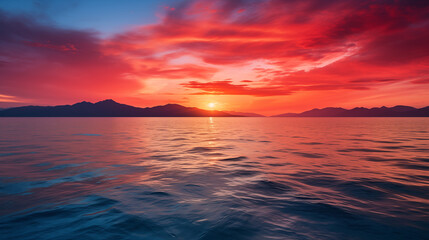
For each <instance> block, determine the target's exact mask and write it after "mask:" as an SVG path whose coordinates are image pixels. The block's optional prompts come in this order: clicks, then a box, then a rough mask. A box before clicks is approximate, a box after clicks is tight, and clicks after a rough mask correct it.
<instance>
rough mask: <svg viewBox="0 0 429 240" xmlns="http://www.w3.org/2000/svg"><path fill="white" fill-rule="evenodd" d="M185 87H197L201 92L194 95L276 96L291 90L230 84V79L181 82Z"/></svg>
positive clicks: (286, 93) (287, 93)
mask: <svg viewBox="0 0 429 240" xmlns="http://www.w3.org/2000/svg"><path fill="white" fill-rule="evenodd" d="M182 85H183V86H185V87H187V88H193V89H199V90H202V91H203V92H197V93H193V94H196V95H200V94H210V95H251V96H278V95H289V94H290V93H291V92H290V91H289V90H287V89H281V88H278V87H249V86H248V85H246V84H232V83H231V81H213V82H207V83H201V82H196V81H190V82H188V83H183V84H182Z"/></svg>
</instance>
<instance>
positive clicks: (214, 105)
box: [208, 102, 216, 108]
mask: <svg viewBox="0 0 429 240" xmlns="http://www.w3.org/2000/svg"><path fill="white" fill-rule="evenodd" d="M208 106H209V108H215V107H216V103H214V102H211V103H209V104H208Z"/></svg>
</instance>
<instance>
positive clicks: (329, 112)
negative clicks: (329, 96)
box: [273, 105, 429, 117]
mask: <svg viewBox="0 0 429 240" xmlns="http://www.w3.org/2000/svg"><path fill="white" fill-rule="evenodd" d="M273 117H429V106H428V107H424V108H414V107H409V106H402V105H398V106H395V107H391V108H388V107H384V106H383V107H379V108H364V107H356V108H353V109H349V110H348V109H344V108H333V107H328V108H322V109H318V108H315V109H312V110H309V111H305V112H302V113H284V114H279V115H275V116H273Z"/></svg>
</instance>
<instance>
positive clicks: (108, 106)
mask: <svg viewBox="0 0 429 240" xmlns="http://www.w3.org/2000/svg"><path fill="white" fill-rule="evenodd" d="M0 117H264V116H263V115H260V114H256V113H244V112H234V111H215V110H203V109H199V108H195V107H184V106H182V105H179V104H167V105H162V106H156V107H146V108H140V107H133V106H130V105H126V104H121V103H117V102H115V101H113V100H111V99H108V100H104V101H100V102H97V103H90V102H85V101H83V102H80V103H76V104H73V105H60V106H24V107H15V108H7V109H0ZM272 117H429V106H428V107H424V108H414V107H409V106H401V105H399V106H395V107H391V108H389V107H379V108H363V107H357V108H353V109H344V108H333V107H328V108H322V109H318V108H315V109H312V110H309V111H305V112H302V113H284V114H279V115H274V116H272Z"/></svg>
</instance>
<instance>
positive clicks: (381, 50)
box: [106, 0, 429, 96]
mask: <svg viewBox="0 0 429 240" xmlns="http://www.w3.org/2000/svg"><path fill="white" fill-rule="evenodd" d="M244 8H245V9H246V11H241V10H242V9H244ZM427 12H429V3H428V2H427V1H396V0H391V1H389V0H388V1H381V0H374V1H358V2H357V1H353V0H329V1H319V0H309V1H282V0H266V1H251V0H247V1H246V0H243V1H227V0H209V1H200V0H194V1H185V2H184V3H183V4H181V5H179V6H178V7H177V8H176V10H175V11H174V12H167V13H166V16H165V18H164V19H163V21H162V22H161V23H159V24H155V25H151V26H143V27H141V28H138V29H135V30H133V31H132V32H128V33H123V34H121V35H118V36H116V37H115V38H113V39H110V40H109V41H107V42H106V47H107V48H108V49H110V51H112V52H116V53H115V54H126V55H128V56H134V57H140V58H144V59H148V58H150V59H151V58H152V57H153V56H155V55H157V54H158V53H159V52H163V51H167V52H168V51H178V50H180V54H183V55H192V56H195V57H197V58H200V59H202V60H203V61H204V62H206V63H210V64H213V65H217V66H219V69H222V67H223V66H225V65H230V66H231V65H235V64H245V63H246V62H249V61H255V60H260V59H264V60H266V61H269V62H270V64H271V65H274V66H276V69H275V70H273V69H261V68H255V72H257V73H258V76H257V78H259V79H253V81H254V82H255V84H257V81H255V80H259V81H264V83H265V84H271V86H272V88H275V87H279V86H280V87H282V88H285V89H288V90H287V91H286V92H287V94H289V93H290V92H296V91H305V90H330V89H357V90H363V89H371V88H373V87H378V86H380V85H383V84H391V83H395V82H404V81H411V80H412V79H415V78H421V77H424V76H427V75H428V72H427V71H424V69H427V63H428V62H429V54H428V52H429V44H427V42H429V34H428V31H427V30H426V29H427V28H428V27H429V16H428V15H427ZM140 53H141V54H140ZM158 59H159V58H158ZM159 60H160V61H161V65H159V66H158V67H159V69H164V68H167V69H168V68H169V67H171V66H170V65H169V63H168V57H167V58H164V59H159ZM142 61H145V60H142ZM200 67H201V68H202V69H203V68H206V67H205V66H203V65H201V66H200ZM149 72H150V71H149ZM207 72H210V73H213V74H214V73H215V70H214V69H211V71H210V70H207ZM183 73H184V74H189V73H187V72H186V71H184V72H183ZM208 76H210V74H207V75H198V76H192V75H190V77H199V78H204V77H205V78H206V79H207V77H208ZM167 77H168V75H167ZM173 78H174V77H173ZM364 79H366V80H364ZM369 79H372V80H369ZM387 79H390V80H387ZM193 83H195V82H193ZM220 83H222V84H223V85H222V89H223V90H222V91H220V90H219V89H218V90H219V91H216V92H217V94H221V93H224V94H238V95H241V94H243V93H245V92H247V93H249V95H257V96H260V95H259V94H253V93H252V91H247V90H249V89H246V88H245V87H244V86H241V85H233V84H231V83H226V82H219V81H215V82H213V86H216V84H220ZM204 84H210V83H204ZM184 86H187V87H191V86H193V87H195V86H196V85H195V84H193V85H192V84H191V85H184ZM198 86H199V85H198ZM207 86H210V85H201V86H200V87H207ZM248 87H251V86H250V85H249V86H248ZM227 88H231V89H232V90H231V91H228V90H227ZM243 88H244V89H243ZM202 90H204V88H202ZM206 90H207V89H205V92H207V93H209V92H212V91H206ZM268 92H271V91H268ZM273 92H274V94H273V95H277V93H276V91H273ZM279 92H283V90H279ZM203 93H204V92H203ZM262 95H264V94H262ZM267 95H269V94H267Z"/></svg>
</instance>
